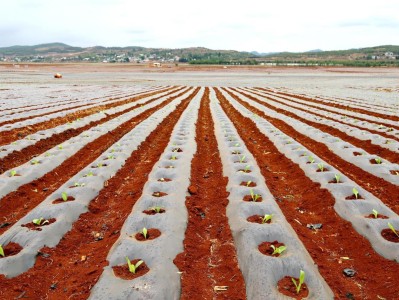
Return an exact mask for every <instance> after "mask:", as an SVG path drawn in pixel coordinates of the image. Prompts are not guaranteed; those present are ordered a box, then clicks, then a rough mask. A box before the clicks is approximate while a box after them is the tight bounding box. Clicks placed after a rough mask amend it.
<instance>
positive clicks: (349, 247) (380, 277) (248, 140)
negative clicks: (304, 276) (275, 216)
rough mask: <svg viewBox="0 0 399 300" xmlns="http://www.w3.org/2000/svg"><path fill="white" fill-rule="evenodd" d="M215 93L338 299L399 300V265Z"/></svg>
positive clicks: (316, 185)
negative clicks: (350, 272)
mask: <svg viewBox="0 0 399 300" xmlns="http://www.w3.org/2000/svg"><path fill="white" fill-rule="evenodd" d="M216 92H217V96H218V99H219V100H220V101H221V106H222V108H223V110H224V111H225V112H226V114H227V115H228V117H229V118H230V119H231V120H233V123H234V125H235V127H236V129H237V131H238V133H239V135H240V137H241V138H242V139H243V140H244V142H245V144H246V146H247V147H248V149H249V151H251V153H252V154H253V156H254V157H255V159H256V161H257V164H258V166H259V167H260V169H261V173H262V175H263V176H264V177H265V180H266V184H267V186H268V188H269V190H270V192H271V193H272V194H273V196H274V198H275V200H276V201H277V203H278V204H279V206H280V209H281V210H282V211H283V213H284V215H285V217H286V219H287V221H288V222H289V223H290V224H291V226H292V227H293V228H294V230H295V231H296V233H297V234H298V237H299V238H300V239H301V241H302V242H303V243H304V245H305V247H306V248H307V250H308V252H309V253H310V255H311V256H312V258H313V260H314V261H315V263H316V264H317V265H318V266H319V271H320V273H321V275H322V276H323V277H324V279H325V280H326V282H327V284H328V285H329V286H330V287H331V289H332V290H333V292H334V294H335V296H336V297H337V299H370V300H371V299H378V298H377V296H380V297H384V298H386V299H397V297H398V295H399V285H398V284H397V283H398V282H399V265H398V264H397V263H396V262H394V261H390V260H387V259H384V258H382V257H381V256H379V255H378V254H377V253H376V252H375V251H374V250H373V249H372V247H371V245H370V243H369V242H368V241H367V240H366V239H365V238H363V237H362V236H360V235H359V234H358V233H357V232H356V231H355V230H354V229H353V227H352V225H351V224H350V223H349V222H346V221H345V220H343V219H341V218H340V217H339V216H338V215H337V214H336V212H335V210H334V203H335V200H334V198H333V197H332V195H331V194H330V193H329V192H328V191H327V190H325V189H321V188H320V185H319V184H318V183H314V182H313V181H311V180H310V179H309V178H308V177H307V176H306V175H305V173H304V172H303V171H302V169H300V167H299V166H298V165H296V164H295V163H293V162H292V161H291V160H290V159H288V158H287V157H285V156H284V155H283V154H282V153H280V152H279V151H278V150H277V148H276V147H275V146H274V144H273V143H272V142H271V141H270V140H269V139H268V138H267V137H266V136H264V135H263V134H262V133H261V132H260V131H259V129H258V128H257V127H256V125H255V124H254V123H253V121H252V120H251V119H249V118H247V117H243V116H242V115H241V114H240V113H239V112H238V111H237V110H235V109H234V108H233V106H232V105H231V104H229V102H228V101H227V100H226V99H225V98H224V96H223V95H222V94H221V93H220V92H219V91H218V90H216ZM316 223H321V224H323V227H322V229H320V230H310V229H308V228H307V227H306V225H307V224H316ZM354 241H356V244H354ZM342 257H349V258H350V259H348V260H345V259H342ZM344 268H353V269H355V270H356V271H357V275H356V276H355V277H352V278H349V277H345V276H344V275H343V273H342V271H343V269H344ZM380 299H382V298H380Z"/></svg>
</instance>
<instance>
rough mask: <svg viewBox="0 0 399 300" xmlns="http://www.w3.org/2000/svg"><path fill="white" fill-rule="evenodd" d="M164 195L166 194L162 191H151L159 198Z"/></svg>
mask: <svg viewBox="0 0 399 300" xmlns="http://www.w3.org/2000/svg"><path fill="white" fill-rule="evenodd" d="M166 195H167V193H164V192H153V193H152V196H154V197H157V198H160V197H163V196H166Z"/></svg>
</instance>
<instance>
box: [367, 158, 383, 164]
mask: <svg viewBox="0 0 399 300" xmlns="http://www.w3.org/2000/svg"><path fill="white" fill-rule="evenodd" d="M369 162H370V163H371V164H372V165H380V164H382V162H381V160H376V158H372V159H370V160H369Z"/></svg>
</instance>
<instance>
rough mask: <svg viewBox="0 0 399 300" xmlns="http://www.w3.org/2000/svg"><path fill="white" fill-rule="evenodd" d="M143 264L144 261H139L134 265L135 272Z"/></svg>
mask: <svg viewBox="0 0 399 300" xmlns="http://www.w3.org/2000/svg"><path fill="white" fill-rule="evenodd" d="M143 262H144V261H142V260H139V261H138V262H137V263H136V265H135V268H136V270H137V268H138V267H139V266H140V265H141V264H142V263H143Z"/></svg>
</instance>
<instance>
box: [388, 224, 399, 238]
mask: <svg viewBox="0 0 399 300" xmlns="http://www.w3.org/2000/svg"><path fill="white" fill-rule="evenodd" d="M388 227H389V228H390V229H391V230H392V232H393V233H394V234H395V235H396V236H397V237H398V238H399V233H398V232H397V231H396V230H395V228H394V227H393V225H392V224H391V223H389V222H388Z"/></svg>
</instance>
